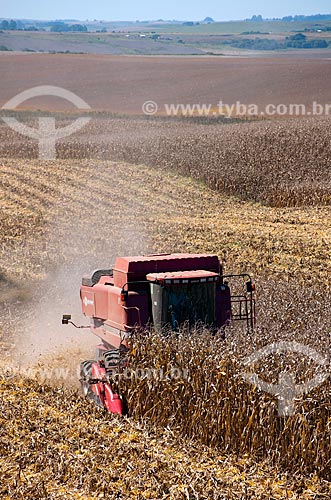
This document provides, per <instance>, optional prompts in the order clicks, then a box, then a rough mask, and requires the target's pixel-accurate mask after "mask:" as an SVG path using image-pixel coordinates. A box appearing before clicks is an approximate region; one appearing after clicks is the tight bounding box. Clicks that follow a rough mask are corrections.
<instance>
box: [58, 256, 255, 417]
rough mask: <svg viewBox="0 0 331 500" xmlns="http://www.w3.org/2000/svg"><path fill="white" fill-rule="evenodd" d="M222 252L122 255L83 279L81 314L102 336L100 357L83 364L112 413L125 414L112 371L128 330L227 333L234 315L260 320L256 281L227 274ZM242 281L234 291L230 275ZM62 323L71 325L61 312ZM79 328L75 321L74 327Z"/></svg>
mask: <svg viewBox="0 0 331 500" xmlns="http://www.w3.org/2000/svg"><path fill="white" fill-rule="evenodd" d="M222 271H223V270H222V265H221V263H220V261H219V259H218V257H217V255H199V254H193V255H192V254H162V255H159V254H158V255H146V256H140V257H119V258H117V259H116V262H115V265H114V266H113V268H111V269H105V270H97V271H94V272H93V273H92V274H91V275H90V276H85V277H84V278H83V281H82V286H81V290H80V297H81V302H82V312H83V314H84V315H85V316H87V317H89V318H90V321H91V324H90V326H89V327H86V328H90V329H91V331H92V332H93V333H94V334H95V335H96V336H97V337H99V338H100V339H101V341H102V342H101V344H99V345H98V347H97V356H96V357H97V359H96V360H91V361H85V362H83V363H82V364H81V383H82V387H83V392H84V394H85V395H86V396H88V397H90V398H91V399H93V400H94V401H95V402H96V403H97V404H98V405H99V406H102V407H105V408H106V409H107V410H108V411H110V412H111V413H119V414H122V413H123V405H122V402H121V399H120V398H119V396H118V395H116V394H115V393H114V392H113V389H112V388H113V386H114V385H113V381H114V377H116V375H117V374H118V372H119V370H120V369H121V367H123V366H124V365H125V355H126V353H127V352H128V350H129V348H130V342H129V341H130V336H131V334H132V332H133V331H135V330H136V329H137V328H139V329H141V330H144V329H147V328H150V327H151V326H153V327H154V328H155V329H156V330H158V331H162V330H163V329H164V328H171V329H172V330H173V331H178V330H179V329H181V328H182V327H184V326H185V327H186V328H188V329H189V328H191V327H194V326H195V325H196V324H204V325H206V326H207V327H208V328H210V329H211V331H212V332H213V333H215V332H216V331H220V330H221V331H222V332H224V328H225V327H226V326H227V325H228V324H229V323H230V322H231V321H238V320H239V321H245V322H246V323H247V329H248V330H252V329H253V327H254V324H255V300H254V297H253V294H254V290H255V287H254V285H253V283H252V280H251V278H250V276H249V275H247V274H242V275H226V276H225V275H223V273H222ZM232 279H241V280H243V281H244V284H245V289H244V290H243V291H241V292H240V293H236V295H232V294H231V290H230V287H229V281H231V280H232ZM62 322H63V324H68V323H71V324H73V325H74V323H72V321H71V317H70V316H64V317H63V320H62ZM74 326H76V325H74Z"/></svg>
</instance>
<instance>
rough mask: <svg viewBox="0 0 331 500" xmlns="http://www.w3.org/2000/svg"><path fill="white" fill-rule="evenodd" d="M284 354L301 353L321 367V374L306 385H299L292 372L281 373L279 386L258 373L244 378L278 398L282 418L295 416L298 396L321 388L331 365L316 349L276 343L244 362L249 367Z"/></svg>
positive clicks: (248, 374) (296, 343) (246, 373)
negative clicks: (271, 355) (261, 377)
mask: <svg viewBox="0 0 331 500" xmlns="http://www.w3.org/2000/svg"><path fill="white" fill-rule="evenodd" d="M282 353H299V354H302V355H303V356H306V357H307V358H309V359H311V360H313V361H315V363H316V364H317V365H318V367H319V370H320V371H319V372H318V373H317V374H316V375H315V377H313V378H312V379H310V380H309V381H307V382H305V383H300V384H297V383H296V380H295V374H294V373H291V372H280V373H279V376H278V384H271V383H269V382H266V381H265V380H261V379H260V378H259V376H258V375H257V374H256V373H251V372H245V373H243V374H242V377H243V378H244V380H246V381H247V382H250V383H251V384H253V385H254V386H255V387H257V388H258V389H260V390H261V391H264V392H267V393H268V394H272V395H273V396H276V397H277V398H278V414H279V416H281V417H285V416H288V415H294V413H295V408H294V400H295V398H297V397H298V396H302V395H304V394H308V392H310V391H311V390H313V389H315V388H316V387H318V386H320V385H322V384H323V382H325V381H326V380H327V379H328V378H329V376H330V372H329V369H330V363H329V361H328V359H327V358H326V357H324V356H322V355H321V354H319V353H318V352H317V351H315V350H314V349H312V348H310V347H308V346H305V345H303V344H299V343H298V342H286V341H282V342H276V343H273V344H270V345H268V346H266V347H263V348H262V349H260V350H259V351H257V352H255V353H253V354H252V355H251V356H249V357H248V358H246V359H245V360H244V365H245V366H249V365H252V364H254V363H256V362H257V361H259V360H261V359H263V358H265V357H267V356H269V355H270V354H282Z"/></svg>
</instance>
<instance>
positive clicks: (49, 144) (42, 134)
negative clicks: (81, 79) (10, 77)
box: [1, 85, 91, 160]
mask: <svg viewBox="0 0 331 500" xmlns="http://www.w3.org/2000/svg"><path fill="white" fill-rule="evenodd" d="M45 96H54V97H59V98H61V99H65V100H66V101H69V102H71V103H72V104H73V105H74V106H76V108H78V109H81V110H90V109H91V107H90V106H89V105H88V104H87V103H86V102H85V101H84V100H83V99H81V98H80V97H79V96H78V95H76V94H74V93H73V92H71V91H70V90H66V89H63V88H61V87H54V86H52V85H41V86H39V87H33V88H31V89H28V90H25V91H24V92H21V93H20V94H17V95H16V96H15V97H13V98H12V99H10V100H9V101H8V102H6V104H4V105H3V106H2V108H1V109H7V110H8V109H16V108H17V106H19V105H20V104H22V103H23V102H25V101H27V100H28V99H32V98H34V97H45ZM2 119H3V121H4V122H5V123H6V124H7V125H8V126H9V127H10V128H12V129H13V130H15V131H16V132H18V133H19V134H22V135H25V136H27V137H30V138H31V139H36V140H38V142H39V158H40V159H43V160H55V158H56V147H55V145H56V141H57V140H58V139H63V138H64V137H68V136H69V135H71V134H73V133H75V132H78V130H80V129H81V128H83V127H85V125H87V124H88V122H89V121H90V120H91V118H89V117H81V118H77V120H75V121H74V122H73V123H71V124H70V125H67V126H66V127H61V128H58V129H57V128H56V127H55V121H56V120H55V118H53V117H39V126H38V128H33V127H28V126H27V125H25V124H23V123H21V122H19V121H18V120H17V119H16V118H13V117H2Z"/></svg>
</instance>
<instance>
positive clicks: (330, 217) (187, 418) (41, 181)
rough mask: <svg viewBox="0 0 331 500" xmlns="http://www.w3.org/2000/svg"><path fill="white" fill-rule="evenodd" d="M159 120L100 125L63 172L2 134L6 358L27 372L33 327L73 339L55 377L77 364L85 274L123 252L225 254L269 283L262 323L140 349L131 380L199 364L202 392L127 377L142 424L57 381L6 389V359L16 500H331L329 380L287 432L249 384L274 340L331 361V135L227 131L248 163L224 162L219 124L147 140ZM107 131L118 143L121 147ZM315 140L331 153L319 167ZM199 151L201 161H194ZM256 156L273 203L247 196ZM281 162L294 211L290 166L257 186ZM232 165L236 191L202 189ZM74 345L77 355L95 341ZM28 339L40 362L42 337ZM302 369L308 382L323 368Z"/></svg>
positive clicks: (64, 161)
mask: <svg viewBox="0 0 331 500" xmlns="http://www.w3.org/2000/svg"><path fill="white" fill-rule="evenodd" d="M146 123H147V122H144V121H141V120H137V121H135V120H134V121H132V122H130V121H127V122H125V121H124V120H114V121H112V122H109V121H106V122H104V121H98V122H97V123H96V124H91V125H90V127H92V130H91V129H90V132H89V133H90V134H91V135H90V141H89V139H88V138H89V136H88V132H87V131H85V132H84V133H82V134H81V135H80V136H77V137H74V138H71V139H70V140H69V139H68V140H67V141H66V142H65V143H63V144H61V145H60V146H59V153H60V157H61V158H60V159H58V160H54V161H47V162H45V161H41V160H37V159H35V160H32V159H30V160H26V159H24V156H25V155H28V156H30V157H31V156H33V155H36V154H37V151H36V148H35V146H34V145H33V144H32V143H30V142H28V141H26V140H25V139H24V140H20V139H19V137H18V136H15V135H13V134H12V133H11V132H8V131H5V130H2V131H1V137H2V138H3V139H4V140H3V141H2V146H1V153H2V156H3V158H2V159H1V162H0V171H1V177H0V206H1V225H0V236H1V269H0V272H1V275H0V279H1V302H2V312H1V325H0V335H1V337H0V342H1V345H2V353H3V361H5V363H8V365H10V367H11V369H13V373H15V362H16V363H17V357H15V349H19V345H20V342H21V341H22V339H24V336H28V333H27V332H28V329H27V321H28V322H30V320H31V321H32V320H33V319H34V320H35V321H37V322H39V321H40V322H41V324H42V325H45V328H49V329H51V330H52V331H54V332H55V333H54V335H55V336H57V335H58V339H59V341H58V342H59V345H58V346H56V349H55V347H54V346H53V347H54V350H53V351H51V354H52V353H53V358H52V357H49V356H48V357H44V358H39V363H41V365H43V364H45V363H52V362H53V363H55V360H56V359H57V357H58V351H59V350H60V351H61V349H62V350H63V349H64V350H66V349H69V352H68V353H67V355H64V357H63V358H62V360H61V362H62V363H63V362H67V363H70V362H72V363H73V362H74V363H76V361H77V354H75V351H74V349H73V351H72V352H71V351H70V349H71V347H70V348H69V347H68V345H67V344H66V343H65V342H64V341H63V344H61V342H62V340H63V336H62V333H61V332H62V329H61V326H60V325H59V326H58V324H59V320H60V314H61V312H70V311H67V310H66V308H67V307H69V306H71V305H72V304H74V303H75V304H77V305H79V304H78V303H79V296H78V290H79V279H80V276H81V274H82V272H83V271H84V270H85V269H86V268H89V267H98V266H99V265H104V264H105V263H106V264H109V263H111V261H112V260H113V259H114V257H115V256H116V255H118V254H123V253H127V254H130V253H131V254H132V253H136V254H139V253H142V252H143V253H147V252H149V251H152V250H157V251H162V252H163V251H167V252H168V251H169V252H170V251H188V252H193V251H194V252H195V251H198V252H200V251H201V252H216V253H217V254H218V255H219V256H220V257H221V258H222V260H223V262H224V263H225V266H226V271H229V272H230V271H234V272H236V271H243V270H245V271H249V272H251V273H252V274H253V276H254V278H255V279H256V281H257V285H258V294H257V300H258V316H259V327H258V329H257V330H256V332H255V333H254V335H253V336H251V337H247V335H246V333H245V332H244V331H243V330H242V329H238V328H234V329H231V330H229V332H228V335H227V339H226V341H225V342H224V341H221V340H220V339H218V338H214V339H210V337H209V336H208V335H206V334H205V333H201V332H200V333H197V334H196V335H193V336H192V337H190V339H187V338H184V337H180V338H179V339H178V338H169V339H167V340H165V339H156V338H155V337H153V336H151V337H147V338H146V339H145V340H144V341H143V342H139V343H137V345H136V349H135V350H134V352H133V354H132V360H131V364H132V366H136V365H137V366H140V367H155V366H164V368H165V370H166V369H167V368H168V367H169V366H170V364H172V363H174V362H175V363H177V365H178V367H179V368H184V367H187V365H188V366H189V371H190V377H191V378H189V379H187V380H186V381H184V382H183V383H181V382H176V381H175V380H172V381H155V380H154V381H153V383H152V384H150V383H149V381H148V380H145V379H133V380H131V381H130V382H128V381H127V380H126V381H124V382H123V381H120V383H121V384H124V385H122V389H123V391H124V392H125V394H126V396H127V399H128V402H129V407H130V408H131V416H130V417H129V419H127V420H119V419H117V418H115V417H112V416H109V415H105V414H104V413H103V412H101V411H99V410H97V409H95V408H94V407H93V406H92V405H90V404H89V403H87V402H85V401H83V400H82V399H81V398H80V397H78V396H77V394H76V392H75V391H74V390H72V389H67V388H64V387H62V384H60V383H59V384H56V382H54V381H53V384H52V385H55V387H53V388H50V387H49V385H50V382H49V381H48V382H47V381H46V382H42V381H41V380H39V382H38V379H37V380H32V379H29V378H22V377H21V376H20V375H19V374H18V375H15V377H14V378H9V377H8V376H7V377H6V376H5V373H4V367H3V364H4V363H3V362H2V375H3V376H2V382H1V409H0V412H1V413H0V418H1V424H2V426H1V431H0V436H1V446H2V449H3V450H4V452H3V454H2V457H1V462H0V467H1V473H2V476H3V477H4V478H5V480H4V481H3V482H2V483H1V490H0V491H1V494H2V496H3V497H4V498H6V497H8V498H15V499H16V498H31V499H37V498H86V499H87V498H91V499H94V498H103V497H104V498H138V499H139V498H169V499H172V498H173V499H181V498H183V499H186V498H192V499H193V498H201V499H203V498H206V499H207V498H208V499H212V498H215V499H216V498H218V499H223V498H228V499H232V498H233V499H234V498H236V499H238V498H242V499H246V498H247V499H249V498H251V499H271V498H284V499H286V498H293V499H301V498H302V499H305V498H307V499H308V498H312V499H313V498H316V499H317V498H329V497H330V494H331V493H330V483H329V480H330V477H329V470H330V460H331V457H330V442H329V440H330V418H331V414H330V403H329V401H330V384H329V383H328V382H325V383H324V384H323V385H322V386H321V387H319V388H318V389H316V390H314V391H313V392H312V393H310V394H309V396H307V398H303V399H300V398H299V400H298V401H296V410H297V413H296V414H295V415H294V416H293V417H288V419H287V420H284V419H279V417H278V415H277V398H274V397H271V396H269V395H267V394H264V393H260V392H259V391H257V390H254V388H252V387H250V386H249V385H248V384H247V383H246V382H244V381H243V380H242V378H241V377H240V373H241V370H242V361H243V359H244V358H245V356H247V355H248V354H250V353H252V352H253V351H254V350H255V349H259V348H260V347H262V346H263V345H265V343H266V341H267V343H268V342H271V341H275V340H277V339H287V340H296V341H298V342H302V343H304V344H307V345H310V346H312V347H314V348H315V349H316V350H317V351H318V352H322V353H325V352H327V349H329V344H328V342H329V332H330V317H329V304H330V276H331V268H330V255H329V249H330V234H331V231H330V229H331V211H330V207H329V206H328V203H329V202H328V200H329V198H327V197H326V198H324V199H322V200H321V203H318V197H319V193H320V191H319V189H320V187H323V186H324V187H325V189H326V190H328V189H329V187H328V184H327V182H328V180H329V179H328V178H327V176H328V168H329V163H328V161H329V153H328V149H327V143H326V142H325V141H326V137H325V136H323V137H320V136H321V130H322V129H323V130H326V132H325V134H326V136H327V134H328V131H327V128H326V127H324V128H323V126H322V122H318V123H317V122H315V121H312V127H311V129H312V135H310V136H309V135H308V126H306V125H305V124H304V123H302V124H301V125H300V123H299V122H298V123H293V128H292V129H291V130H290V131H289V132H288V135H289V137H291V140H287V136H286V134H285V131H286V127H287V126H288V125H287V124H286V122H282V123H280V124H276V125H272V124H270V125H269V124H268V125H266V126H265V124H260V123H253V124H241V125H226V126H224V128H222V131H221V132H219V133H220V134H221V133H222V134H224V136H225V137H226V140H224V144H226V148H228V149H227V150H226V151H228V153H229V151H230V150H231V151H232V156H231V155H230V156H229V154H227V155H225V156H224V157H222V154H223V153H222V152H221V148H220V146H218V148H219V149H216V151H215V147H217V144H219V141H220V138H218V139H217V140H216V139H215V136H214V132H216V129H218V127H214V126H211V125H206V126H202V125H199V124H192V123H185V122H184V123H182V122H175V124H174V123H170V122H169V123H168V122H167V123H165V122H163V121H155V122H153V123H152V124H151V126H149V127H147V126H145V128H142V124H145V125H146ZM291 123H292V122H291ZM101 125H102V126H103V134H102V133H101V132H102V130H101ZM107 126H112V127H113V130H114V137H113V138H112V140H111V141H109V139H107V137H106V136H107V134H108V131H107ZM94 127H95V128H94ZM116 127H117V128H116ZM264 127H266V129H264ZM268 127H269V128H268ZM314 127H315V128H314ZM202 130H203V131H204V132H203V133H202ZM263 130H265V132H263ZM266 130H267V131H268V133H266ZM298 130H301V131H303V132H304V133H305V134H307V135H302V136H300V137H304V140H303V144H302V146H301V147H302V152H301V150H298V149H297V144H298V143H297V142H295V138H296V137H297V134H298ZM277 131H278V132H279V137H280V139H279V141H280V144H281V147H280V148H279V155H280V156H279V160H278V163H277V161H276V157H275V156H274V155H275V153H274V152H273V150H274V146H275V144H277V133H278V132H277ZM303 132H302V133H303ZM166 133H167V134H168V135H166ZM239 133H241V134H242V135H241V136H240V140H239V141H237V137H238V134H239ZM189 134H191V135H189ZM291 134H292V135H291ZM157 136H159V137H160V139H159V140H157ZM251 136H252V138H251V141H250V137H251ZM268 137H269V138H270V144H271V145H270V150H268V151H266V148H265V145H266V144H267V143H268ZM106 139H107V140H106ZM213 141H214V144H216V146H215V147H211V143H212V142H213ZM282 141H283V142H282ZM293 141H294V142H293ZM314 141H315V142H316V141H320V142H319V143H318V144H320V149H319V151H320V153H319V156H318V154H317V153H316V151H315V152H314V150H313V149H312V145H313V143H314ZM238 142H239V146H238ZM250 143H251V144H252V145H250ZM293 144H294V146H293ZM309 144H310V145H311V149H309V147H307V145H309ZM254 145H255V146H254ZM11 148H12V149H11ZM208 148H209V154H208ZM249 148H251V149H249ZM188 150H189V151H191V156H189V157H188V158H187V159H186V160H185V164H184V163H181V162H180V158H184V157H185V155H186V153H187V151H188ZM240 152H241V153H240ZM303 154H304V155H305V158H306V159H307V163H308V164H309V165H310V166H309V169H308V167H307V170H305V172H308V170H309V171H310V170H311V169H313V168H314V165H315V166H316V165H318V168H317V167H316V168H315V171H314V174H313V173H311V177H310V178H309V182H308V183H307V186H308V187H307V189H308V191H309V193H310V198H309V199H311V197H312V200H313V202H312V203H311V205H314V206H309V205H310V203H309V202H307V198H304V197H303V196H302V191H300V190H299V191H300V193H301V194H300V196H299V197H298V199H299V200H300V202H298V203H295V204H298V205H304V206H299V207H287V206H286V205H288V204H291V203H289V200H290V197H289V194H288V193H289V192H291V190H293V189H295V187H296V186H301V184H300V182H301V181H300V182H298V180H297V173H298V172H299V170H300V162H302V160H303V156H302V155H303ZM242 155H246V156H244V158H242ZM247 155H249V158H251V160H250V161H251V164H250V165H251V172H252V178H251V180H250V182H251V183H253V184H254V186H255V188H257V190H258V192H260V193H264V194H261V195H260V197H257V196H255V197H254V196H253V195H252V193H251V192H248V193H246V195H245V193H244V192H241V191H240V189H239V187H238V186H241V185H242V184H241V183H239V184H238V179H239V178H240V179H243V178H244V177H245V176H244V173H243V172H244V166H245V164H246V163H247V158H248V156H247ZM268 155H269V156H268ZM314 155H315V157H316V158H315V160H316V161H315V163H314ZM5 156H7V157H6V158H5ZM256 156H257V157H258V159H256ZM77 157H78V158H77ZM89 157H90V158H93V157H94V159H88V158H89ZM221 157H222V161H220V160H219V161H217V158H221ZM229 157H231V158H232V162H230V163H229V164H228V161H227V160H226V158H229ZM109 158H110V159H109ZM116 158H117V160H116ZM209 158H211V160H209ZM265 158H267V160H268V161H265V163H263V162H264V160H265ZM270 158H272V159H273V161H274V165H275V166H276V167H277V168H278V170H279V169H280V168H281V166H283V168H284V172H285V170H286V169H285V167H284V165H289V166H291V167H289V168H292V171H293V174H292V180H291V178H290V177H286V184H285V187H286V186H287V188H286V189H287V190H288V191H284V190H285V188H284V190H283V191H281V193H284V192H285V195H284V194H282V196H283V197H280V198H278V200H281V201H280V202H279V203H271V201H270V199H269V198H268V193H269V195H270V193H271V192H272V189H271V188H270V185H271V184H272V182H271V181H272V179H273V175H274V172H275V171H276V172H277V169H276V170H273V171H272V172H273V174H270V175H271V177H270V182H269V183H265V182H264V177H263V176H262V175H261V176H260V177H258V176H257V172H258V167H259V166H261V165H264V167H263V168H264V169H266V168H267V165H268V164H270V161H269V160H270ZM295 158H297V160H295ZM124 160H126V161H124ZM290 160H291V161H290ZM129 161H131V162H134V163H136V165H134V164H129V163H128V162H129ZM208 161H210V163H209V164H208ZM245 162H246V163H245ZM146 164H147V165H155V166H156V167H159V168H152V167H151V166H146ZM189 165H192V167H190V168H189ZM201 165H203V168H202V167H201ZM324 166H325V169H324ZM160 167H162V168H160ZM223 167H224V168H228V169H229V170H227V178H229V182H233V185H234V186H236V187H233V189H232V188H231V189H230V188H229V189H225V186H222V182H220V184H219V185H217V186H216V187H217V188H218V190H217V189H211V188H209V187H206V186H205V185H204V184H203V183H202V182H199V180H204V181H206V182H207V183H209V184H210V186H211V187H213V188H215V186H214V185H213V181H216V180H217V179H218V178H220V179H221V178H222V175H224V176H225V173H223ZM237 168H238V172H240V176H238V177H236V175H237ZM305 168H306V167H305V166H303V169H305ZM279 171H281V170H279ZM286 171H287V170H286ZM204 172H207V173H204ZM231 172H232V174H231ZM264 172H266V170H264ZM246 173H247V172H246ZM182 174H186V175H190V177H183V176H182ZM238 175H239V174H238ZM279 175H280V174H279ZM217 176H218V177H217ZM193 177H195V178H196V179H198V180H194V179H193ZM252 179H253V180H252ZM277 179H278V180H277ZM315 181H317V182H316V184H315ZM243 182H244V181H243ZM284 182H285V181H284ZM277 183H278V184H279V177H278V178H276V177H275V178H274V185H277ZM314 186H316V190H315V191H314ZM220 191H227V193H225V192H220ZM229 192H230V193H232V195H229V194H228V193H229ZM286 192H287V194H286ZM328 192H329V191H328ZM234 194H235V195H237V196H236V197H235V196H234ZM243 198H248V199H249V200H250V201H243ZM253 199H254V200H256V199H259V201H260V203H257V202H256V201H252V200H253ZM305 200H306V201H305ZM262 202H263V203H270V204H274V205H281V206H267V205H265V204H263V203H262ZM323 204H324V206H323ZM306 205H308V206H306ZM38 303H41V307H39V308H38V307H37V309H36V304H38ZM74 307H76V306H74ZM58 309H59V311H58ZM61 309H62V310H61ZM36 310H37V311H38V314H37V315H36ZM54 311H55V312H56V314H57V311H58V316H57V315H56V314H55V313H54ZM32 333H33V327H32ZM41 333H42V334H44V335H46V331H42V332H41ZM29 335H30V333H29ZM73 338H74V346H75V347H77V344H78V343H79V342H80V340H79V339H80V337H79V336H78V335H77V336H76V334H74V337H73ZM29 342H31V343H32V344H34V348H35V349H37V350H38V345H37V344H38V342H37V340H36V339H34V338H33V336H32V337H29ZM75 356H76V358H75ZM135 356H136V357H135ZM50 360H51V361H50ZM271 361H272V360H269V361H268V363H267V364H266V366H257V368H258V369H259V370H260V371H261V373H262V374H264V375H265V376H266V377H268V376H269V377H271V378H272V377H274V376H275V373H276V374H277V373H278V370H275V371H273V365H272V362H271ZM280 362H281V363H285V361H284V360H280ZM288 362H290V365H286V364H285V365H284V367H287V368H289V367H290V368H291V369H293V366H294V365H293V363H295V360H294V361H293V360H292V361H291V360H290V361H288ZM135 363H136V365H135ZM291 363H292V364H291ZM13 364H14V367H13ZM16 368H17V367H16ZM297 368H298V369H299V370H300V371H301V372H300V373H301V377H302V379H303V380H305V379H306V377H308V378H309V377H310V376H311V375H312V372H313V370H314V368H316V367H314V366H311V364H305V363H303V364H302V365H300V366H298V367H297ZM16 371H17V370H16ZM11 373H12V372H11V371H10V370H9V374H11ZM59 385H60V386H61V387H59ZM9 417H10V418H9ZM207 446H208V447H207Z"/></svg>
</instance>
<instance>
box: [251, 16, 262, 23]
mask: <svg viewBox="0 0 331 500" xmlns="http://www.w3.org/2000/svg"><path fill="white" fill-rule="evenodd" d="M251 20H252V21H255V22H261V21H263V17H262V16H261V14H259V15H258V16H252V19H251Z"/></svg>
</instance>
